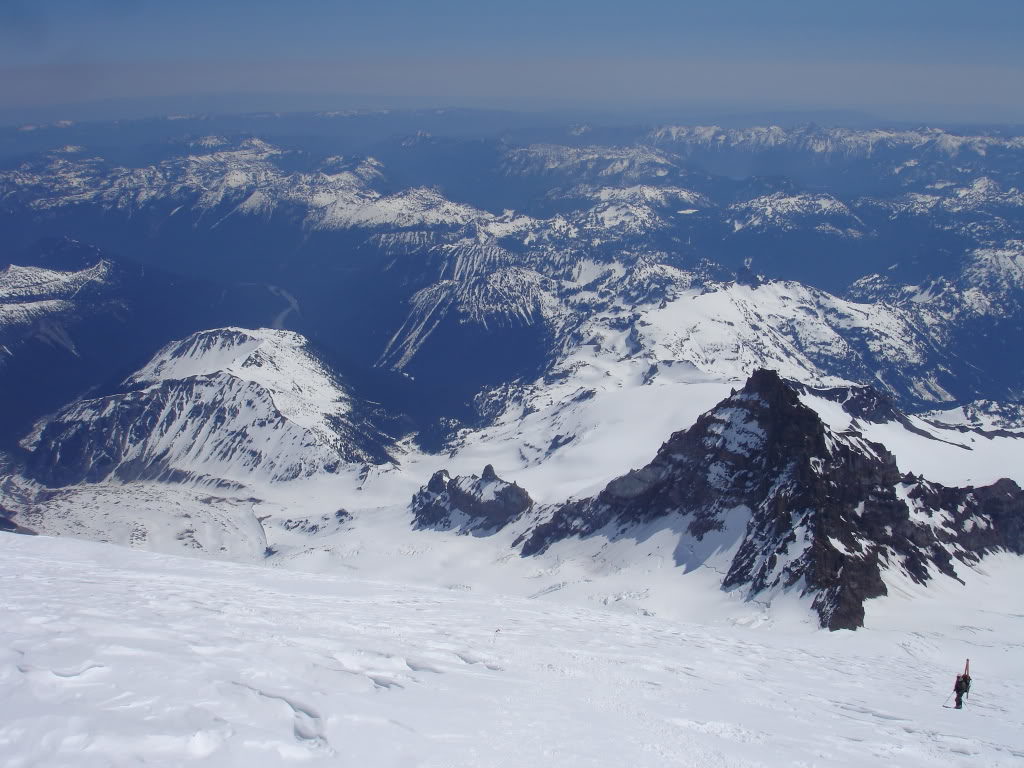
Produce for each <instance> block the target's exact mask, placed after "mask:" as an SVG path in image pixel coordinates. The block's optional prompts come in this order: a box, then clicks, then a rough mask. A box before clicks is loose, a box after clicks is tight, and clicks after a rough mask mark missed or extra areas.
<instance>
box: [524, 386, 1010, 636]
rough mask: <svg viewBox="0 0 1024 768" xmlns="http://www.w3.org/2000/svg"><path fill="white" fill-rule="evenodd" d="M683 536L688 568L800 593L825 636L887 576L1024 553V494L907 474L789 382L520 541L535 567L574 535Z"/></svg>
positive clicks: (735, 402)
mask: <svg viewBox="0 0 1024 768" xmlns="http://www.w3.org/2000/svg"><path fill="white" fill-rule="evenodd" d="M652 523H655V524H657V523H662V524H663V525H664V526H665V527H672V528H674V529H678V531H679V535H680V540H679V541H680V543H679V547H678V548H677V550H676V560H677V564H678V565H680V566H682V567H683V568H684V569H685V570H691V569H693V568H696V567H700V566H709V567H714V568H716V569H719V570H720V571H721V573H722V581H721V585H722V589H724V590H727V591H731V590H737V589H738V590H742V591H743V592H744V593H745V595H746V596H747V597H748V598H754V597H757V596H759V595H765V594H771V593H774V592H778V591H789V590H798V591H799V592H800V593H801V594H804V595H808V596H813V607H814V610H815V611H816V612H817V614H818V616H819V618H820V621H821V624H822V626H823V627H827V628H829V629H833V630H834V629H854V628H856V627H859V626H862V625H863V622H864V601H865V600H867V599H869V598H873V597H879V596H881V595H885V594H886V593H887V588H886V583H885V574H886V571H889V570H898V571H902V572H903V573H905V574H906V575H907V576H909V577H910V578H911V579H912V580H914V581H916V582H919V583H924V582H927V581H928V580H930V579H932V578H935V577H936V576H937V575H938V574H942V575H944V576H946V577H949V578H957V570H956V569H957V565H958V563H964V564H969V563H974V562H977V561H978V560H979V559H980V558H981V557H982V556H984V555H985V554H987V553H990V552H993V551H998V550H1003V549H1005V550H1009V551H1012V552H1016V553H1018V554H1021V553H1024V492H1022V491H1021V489H1020V487H1019V486H1018V485H1017V484H1016V483H1014V482H1013V481H1011V480H1006V479H1004V480H1000V481H998V482H997V483H995V484H993V485H990V486H986V487H981V488H971V487H968V488H949V487H945V486H942V485H939V484H936V483H932V482H927V481H925V480H923V479H922V478H920V477H915V476H913V475H910V474H901V473H900V471H899V470H898V469H897V466H896V461H895V458H894V457H893V455H892V454H891V453H890V452H889V451H888V450H886V449H885V447H884V446H882V445H880V444H878V443H874V442H871V441H869V440H867V439H865V438H864V437H863V435H862V434H861V433H860V432H859V431H858V430H857V429H856V427H855V426H851V428H849V429H848V430H846V431H844V432H835V431H833V430H831V429H829V427H828V426H826V425H825V423H824V422H823V421H822V420H821V418H820V417H819V416H818V414H817V413H816V412H815V411H814V410H812V409H811V408H810V407H808V406H806V405H804V404H803V403H801V401H800V397H799V394H798V391H797V388H796V387H794V386H792V385H790V384H788V383H787V382H785V381H784V380H783V379H781V378H780V377H779V375H778V374H777V373H775V372H774V371H769V370H759V371H756V372H755V373H754V374H753V375H752V376H751V377H750V378H749V380H748V381H747V383H746V385H745V386H744V387H743V388H742V389H740V390H739V391H736V392H734V393H733V394H732V395H731V396H730V397H728V398H726V399H725V400H723V401H722V402H721V403H719V404H718V406H716V407H715V408H714V409H712V410H711V411H709V412H708V413H706V414H705V415H703V416H701V417H700V418H699V419H698V420H697V422H696V423H695V424H694V425H693V426H692V427H690V428H689V429H686V430H683V431H680V432H676V433H675V434H673V435H672V436H671V437H670V438H669V439H668V440H667V441H666V442H665V443H664V445H662V446H661V449H660V450H659V451H658V453H657V455H656V456H655V458H654V460H653V461H651V462H650V463H649V464H648V465H646V466H644V467H642V468H640V469H636V470H633V471H631V472H629V473H628V474H626V475H623V476H622V477H619V478H617V479H615V480H613V481H612V482H610V483H609V484H608V485H607V487H606V488H605V489H604V490H603V491H601V492H600V493H599V494H598V495H597V496H594V497H592V498H587V499H583V500H579V501H574V502H571V503H568V504H565V505H561V506H558V507H555V508H554V510H553V512H552V513H551V514H550V515H549V516H547V518H546V519H545V520H544V521H543V522H540V523H539V524H537V525H535V526H534V527H532V528H530V529H529V530H527V531H526V532H524V533H523V534H522V535H521V536H520V537H519V540H518V541H517V544H519V545H521V552H522V554H523V555H524V556H530V555H535V554H538V553H541V552H544V551H545V550H547V549H548V548H550V547H552V546H553V545H554V544H556V543H557V542H559V541H562V540H564V539H567V538H571V537H589V536H595V535H600V536H604V537H607V538H609V539H618V538H623V537H635V536H637V532H638V531H639V530H649V528H650V526H651V524H652Z"/></svg>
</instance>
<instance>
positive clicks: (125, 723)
mask: <svg viewBox="0 0 1024 768" xmlns="http://www.w3.org/2000/svg"><path fill="white" fill-rule="evenodd" d="M963 572H964V574H965V580H966V585H965V586H961V585H959V584H957V583H956V582H953V581H951V580H946V581H945V583H941V584H939V583H933V584H932V586H930V587H929V588H928V589H927V590H925V589H916V588H911V587H908V586H907V585H905V584H903V585H900V584H890V595H891V597H889V598H884V599H880V600H874V601H869V603H868V621H867V628H866V629H863V630H860V631H858V632H856V633H852V632H845V631H843V632H836V633H829V632H826V631H821V630H815V629H812V625H811V624H810V623H808V621H807V616H806V614H805V612H804V611H802V610H799V611H792V612H790V611H787V610H784V604H783V608H779V609H777V610H775V609H773V611H772V612H771V613H770V614H769V615H768V616H766V617H762V620H760V621H757V622H749V623H743V622H737V621H730V620H729V619H728V618H726V614H725V613H723V612H721V611H719V610H717V609H716V608H715V607H714V605H712V604H710V603H707V604H702V607H701V608H700V609H699V610H698V609H697V608H696V605H698V604H697V603H694V609H693V611H692V615H691V616H689V617H686V618H684V619H678V618H677V619H665V618H661V617H655V616H649V615H643V614H638V613H635V612H628V611H616V610H613V609H611V608H603V607H598V608H594V607H586V606H583V605H581V604H579V603H578V602H575V603H574V602H572V601H571V600H567V599H565V598H564V597H563V596H560V595H559V593H557V592H556V593H552V594H549V595H544V596H539V597H536V598H535V599H532V600H531V599H522V598H514V597H508V596H502V595H501V594H499V593H498V592H496V591H494V590H493V589H491V588H489V587H488V586H485V585H479V587H478V585H477V584H473V583H465V584H452V585H450V587H449V588H448V589H441V588H435V587H425V586H414V585H410V584H405V583H388V582H381V581H369V580H366V579H365V578H363V577H361V576H360V575H359V574H358V573H345V572H338V571H335V572H333V573H331V574H315V575H314V574H304V573H298V572H291V571H282V570H279V569H271V568H266V567H259V566H252V565H238V564H231V563H224V562H215V561H211V560H200V559H195V558H178V557H171V556H166V555H158V554H152V553H145V552H139V551H132V550H128V549H121V548H117V547H113V546H110V545H103V544H96V543H91V542H84V541H76V540H71V539H57V538H48V537H37V538H35V537H25V536H16V535H13V534H0V582H2V583H0V611H2V613H0V615H2V620H0V757H2V763H3V765H4V766H7V767H9V768H20V767H21V766H41V765H46V766H71V765H74V766H127V765H140V764H143V763H145V764H147V765H160V766H177V765H191V764H195V765H214V766H234V765H238V766H247V767H249V766H261V765H268V766H269V765H273V766H277V765H287V764H291V763H299V764H304V765H310V766H315V765H330V766H474V767H475V766H545V765H559V766H605V765H607V766H624V765H629V766H658V768H663V767H664V766H775V765H777V766H796V765H805V766H809V765H828V766H847V765H849V766H861V765H864V764H865V763H866V762H868V761H880V762H881V764H884V765H899V766H934V765H937V764H940V765H946V766H982V765H983V766H1011V765H1020V764H1021V763H1022V760H1024V728H1022V720H1024V718H1022V716H1021V714H1020V713H1021V710H1022V706H1024V681H1022V673H1024V605H1022V603H1021V598H1020V596H1019V593H1018V592H1017V591H1016V587H1015V586H1014V585H1017V584H1020V583H1021V577H1024V563H1022V562H1021V560H1020V558H1014V557H1009V556H1007V557H1001V556H993V557H990V558H988V559H986V560H985V561H984V562H983V563H982V565H981V566H979V567H976V568H974V569H973V570H969V569H966V568H965V569H963ZM491 586H493V585H491ZM680 597H681V598H682V599H683V600H684V601H685V600H686V595H685V594H683V595H681V596H680ZM749 607H750V609H751V610H750V613H751V615H753V614H754V613H756V612H757V611H758V610H759V609H758V607H757V606H749ZM968 657H969V658H970V659H971V671H972V674H973V676H974V687H973V691H972V692H971V695H970V698H969V702H968V705H967V707H966V708H965V709H964V710H963V711H956V710H954V709H944V708H943V706H942V705H943V700H944V699H946V697H947V695H948V694H949V690H950V688H951V686H952V682H953V676H954V674H955V673H956V672H957V671H958V670H959V669H960V667H961V666H962V664H963V661H964V659H965V658H968Z"/></svg>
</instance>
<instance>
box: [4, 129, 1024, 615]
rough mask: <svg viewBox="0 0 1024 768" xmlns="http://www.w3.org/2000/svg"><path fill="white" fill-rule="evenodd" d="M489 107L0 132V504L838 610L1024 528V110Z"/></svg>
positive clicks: (281, 548)
mask: <svg viewBox="0 0 1024 768" xmlns="http://www.w3.org/2000/svg"><path fill="white" fill-rule="evenodd" d="M509 119H510V118H507V117H502V116H500V115H498V116H496V115H489V114H486V113H481V114H472V113H466V112H458V111H453V112H446V111H432V112H404V113H373V114H359V113H351V114H348V113H347V114H329V115H328V114H323V115H277V116H274V115H260V116H234V117H218V116H196V117H186V118H182V119H176V120H142V121H134V122H133V121H127V122H122V123H119V124H117V125H116V126H115V125H112V124H82V125H74V124H65V123H61V124H59V125H58V124H54V125H42V126H35V127H34V130H32V131H17V130H14V129H6V128H3V129H0V243H2V247H3V250H2V251H0V398H2V400H3V402H4V408H3V409H0V451H2V464H0V467H2V472H0V525H2V526H3V528H4V529H5V530H10V529H17V530H31V531H35V532H39V533H51V534H59V535H73V536H82V537H85V538H94V539H101V540H108V541H115V542H117V543H121V544H125V545H129V546H137V547H145V548H149V549H156V550H161V551H171V552H177V551H180V550H185V551H187V552H190V553H194V554H201V555H207V556H216V557H226V558H231V559H240V560H256V561H259V562H264V561H266V562H268V563H270V564H273V565H280V566H295V567H315V568H328V567H342V566H347V567H353V568H365V569H367V570H372V569H374V568H384V569H394V568H398V567H399V566H398V563H400V562H406V561H408V562H409V563H412V564H413V565H410V566H409V567H410V568H416V569H418V572H419V573H421V574H426V573H435V572H436V573H441V572H444V573H445V574H447V575H445V576H443V577H442V576H438V577H437V578H438V579H443V583H445V584H447V583H455V581H454V580H455V579H456V578H458V579H461V580H462V581H464V582H466V583H472V582H473V581H474V579H475V578H478V576H479V574H481V573H483V572H484V571H489V570H494V569H498V570H502V569H518V568H534V569H535V571H531V572H530V573H529V575H526V576H524V577H523V578H524V581H523V583H524V584H526V583H529V584H531V585H537V584H540V585H541V586H539V587H538V588H537V589H536V592H537V594H547V592H546V590H562V591H565V590H573V589H579V590H584V591H586V590H592V589H597V587H596V586H593V585H597V584H607V585H611V584H613V583H614V584H615V585H616V586H615V588H614V595H617V597H615V598H612V597H609V594H612V593H611V592H608V593H602V596H601V597H600V598H597V597H594V596H593V595H592V594H591V593H590V592H587V593H586V594H587V595H588V597H592V598H593V599H601V600H606V601H611V602H617V603H618V602H622V601H625V602H627V603H628V604H629V605H630V606H631V607H632V608H635V609H636V610H638V611H640V610H654V609H653V608H651V607H650V606H653V605H655V603H657V604H658V605H662V603H658V601H659V600H660V598H659V597H658V595H657V594H655V591H656V590H657V589H662V588H663V587H661V586H658V587H657V588H655V587H651V586H649V582H651V575H650V573H651V570H650V569H652V568H654V566H653V565H651V564H652V563H658V564H659V565H658V566H657V567H658V568H659V569H665V572H670V573H671V578H670V579H667V580H666V581H665V582H664V583H665V584H667V585H670V586H667V587H664V589H669V590H670V589H673V588H676V587H679V585H681V584H683V583H685V582H686V580H687V579H691V580H693V579H696V578H698V575H699V577H700V578H701V579H704V578H705V577H706V575H707V574H708V573H714V574H715V577H714V585H715V586H716V587H718V588H720V590H721V592H722V595H721V598H722V599H723V600H738V601H741V602H744V603H749V604H750V605H751V606H755V605H762V604H764V605H771V604H773V603H775V602H777V601H781V602H785V601H788V600H795V601H797V602H801V603H802V604H804V608H805V609H809V611H810V612H811V613H810V614H809V615H812V616H813V617H814V620H815V621H818V622H820V624H821V625H822V626H824V627H828V628H830V629H840V628H855V627H858V626H860V625H862V624H863V623H864V621H865V615H866V614H865V608H864V604H865V601H866V600H869V599H873V598H882V597H883V596H885V595H887V594H891V592H892V589H891V587H890V585H891V584H892V583H894V582H893V580H894V579H909V580H910V581H911V582H914V583H916V584H928V583H934V582H935V580H937V579H945V580H952V581H953V582H954V583H955V582H956V580H959V579H960V578H961V576H962V569H964V568H971V567H974V566H976V565H977V564H978V562H979V561H980V559H981V558H983V557H985V556H987V555H989V554H991V553H995V552H1011V553H1015V554H1018V555H1019V554H1022V552H1024V540H1022V530H1024V528H1022V526H1024V522H1022V521H1024V511H1022V504H1024V501H1022V493H1021V490H1020V485H1021V484H1024V469H1022V467H1024V416H1022V413H1024V411H1022V397H1024V343H1022V342H1024V191H1022V190H1024V137H1021V136H1019V135H1017V134H1016V133H1015V132H1013V131H1008V130H1006V129H1002V128H998V127H994V128H991V129H986V130H981V129H977V130H972V131H960V130H953V129H943V128H935V127H906V126H895V127H893V126H890V127H881V128H878V129H871V130H864V129H857V130H855V129H847V128H822V127H817V126H796V127H793V126H790V127H780V126H760V127H756V126H755V127H745V128H730V127H718V126H648V127H624V126H600V125H583V124H579V123H574V124H572V125H562V124H560V123H558V121H552V120H547V119H545V120H540V119H539V118H538V119H537V120H535V121H532V122H531V120H530V119H529V118H526V117H523V118H522V119H519V120H516V121H513V123H514V124H513V123H508V125H507V126H506V127H496V126H501V125H503V123H502V121H503V120H506V121H507V120H509ZM659 445H660V446H661V448H660V450H659V449H658V446H659ZM652 457H653V458H652ZM410 500H411V501H410ZM410 537H411V538H410ZM396 542H398V543H396ZM403 558H404V559H403ZM513 563H521V565H514V564H513ZM472 569H476V570H475V571H474V570H472ZM456 572H457V573H458V576H457V577H456V576H455V575H453V574H455V573H456ZM659 572H660V571H659ZM474 573H475V574H477V575H476V576H474ZM516 573H519V571H516ZM424 578H426V576H424ZM655 581H657V583H658V584H661V583H662V582H661V581H660V580H655ZM459 583H462V582H459ZM517 583H518V582H517ZM701 583H704V582H703V581H702V582H701ZM943 583H945V582H943ZM588 585H590V586H588ZM531 588H532V587H531ZM679 588H681V587H679ZM602 589H603V588H602ZM608 589H609V590H611V589H612V587H611V586H609V587H608ZM652 590H654V591H652ZM780 604H781V603H780Z"/></svg>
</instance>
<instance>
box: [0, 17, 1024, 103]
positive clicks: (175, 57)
mask: <svg viewBox="0 0 1024 768" xmlns="http://www.w3.org/2000/svg"><path fill="white" fill-rule="evenodd" d="M1022 31H1024V0H975V2H972V3H967V2H951V1H949V0H887V2H880V1H879V0H856V1H854V0H850V1H849V2H835V1H833V0H817V2H810V1H809V0H787V1H786V2H780V1H774V2H773V1H772V0H719V2H688V1H686V0H679V1H677V2H667V1H655V0H632V1H631V2H627V1H626V0H619V1H618V2H609V1H607V0H589V2H585V1H584V0H563V1H562V2H559V1H558V0H548V1H547V2H538V1H536V0H519V2H511V1H509V2H484V1H478V2H468V1H467V0H434V1H431V0H421V1H420V2H414V1H413V0H378V2H363V1H362V0H358V1H357V0H338V1H335V2H328V0H291V2H284V1H282V2H269V1H268V0H250V1H249V2H239V1H237V0H207V1H206V2H195V1H194V0H178V1H177V2H167V1H165V2H158V1H157V0H0V107H4V108H6V109H8V110H11V109H19V108H25V109H30V108H33V107H46V106H51V105H58V104H70V103H76V102H88V101H97V100H131V99H136V100H140V99H145V100H148V101H149V102H152V103H154V104H159V102H160V101H161V100H166V101H168V103H170V102H171V101H173V100H174V99H175V98H178V97H181V96H183V95H188V94H221V93H244V94H250V95H251V96H252V101H253V103H254V104H255V103H257V102H258V101H259V99H264V100H265V101H266V102H267V103H266V104H265V107H263V108H268V109H272V108H274V104H273V100H274V99H275V98H279V99H280V98H282V97H283V96H290V97H291V98H290V99H288V101H289V102H290V103H295V102H296V101H299V102H301V101H302V99H306V100H308V101H309V103H310V105H311V106H316V107H317V108H323V107H327V106H331V104H328V103H323V104H315V105H314V102H318V101H322V102H327V101H331V99H332V98H333V99H334V100H335V101H337V102H339V103H337V104H336V106H339V107H347V106H362V105H364V104H361V103H360V102H366V105H373V106H380V105H391V106H442V105H444V106H471V107H473V106H480V107H509V108H527V109H549V108H558V107H568V108H576V107H582V108H602V109H625V110H629V109H634V108H636V109H639V108H645V107H665V106H670V105H687V104H713V105H720V106H722V107H729V108H736V109H752V110H756V109H765V108H777V109H778V108H843V109H861V110H866V111H874V112H876V113H879V114H883V115H887V116H893V117H907V118H912V117H914V115H915V113H919V114H921V115H922V116H928V115H940V116H945V117H948V118H949V119H972V118H973V119H1004V118H1005V119H1016V120H1024V85H1022V84H1024V54H1022V50H1021V45H1020V35H1021V32H1022ZM342 102H349V103H342ZM371 103H372V104H371Z"/></svg>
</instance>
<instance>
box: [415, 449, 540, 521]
mask: <svg viewBox="0 0 1024 768" xmlns="http://www.w3.org/2000/svg"><path fill="white" fill-rule="evenodd" d="M410 506H411V509H412V513H413V521H414V523H413V524H414V525H415V527H416V528H437V529H441V530H459V531H460V532H462V533H476V534H484V533H488V532H492V531H494V530H497V529H499V528H503V527H504V526H505V525H508V524H509V523H511V522H512V521H514V520H516V519H518V518H519V517H520V516H521V515H522V514H523V513H525V512H526V511H527V510H529V509H530V508H531V507H532V506H533V501H532V500H531V499H530V496H529V494H528V493H527V492H526V491H524V490H523V489H522V488H520V487H519V486H518V485H516V484H515V483H506V482H505V481H504V480H502V479H501V478H499V477H498V476H497V474H496V473H495V472H494V467H492V466H491V465H490V464H488V465H487V466H486V467H484V471H483V474H482V475H481V476H480V477H477V476H476V475H469V476H468V477H463V476H459V477H454V478H452V477H449V476H448V473H447V472H446V471H444V470H441V471H439V472H435V473H434V475H433V477H431V478H430V482H429V483H428V484H427V485H426V486H424V487H423V488H421V489H420V490H419V492H418V493H417V494H416V495H415V496H413V498H412V502H411V505H410Z"/></svg>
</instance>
